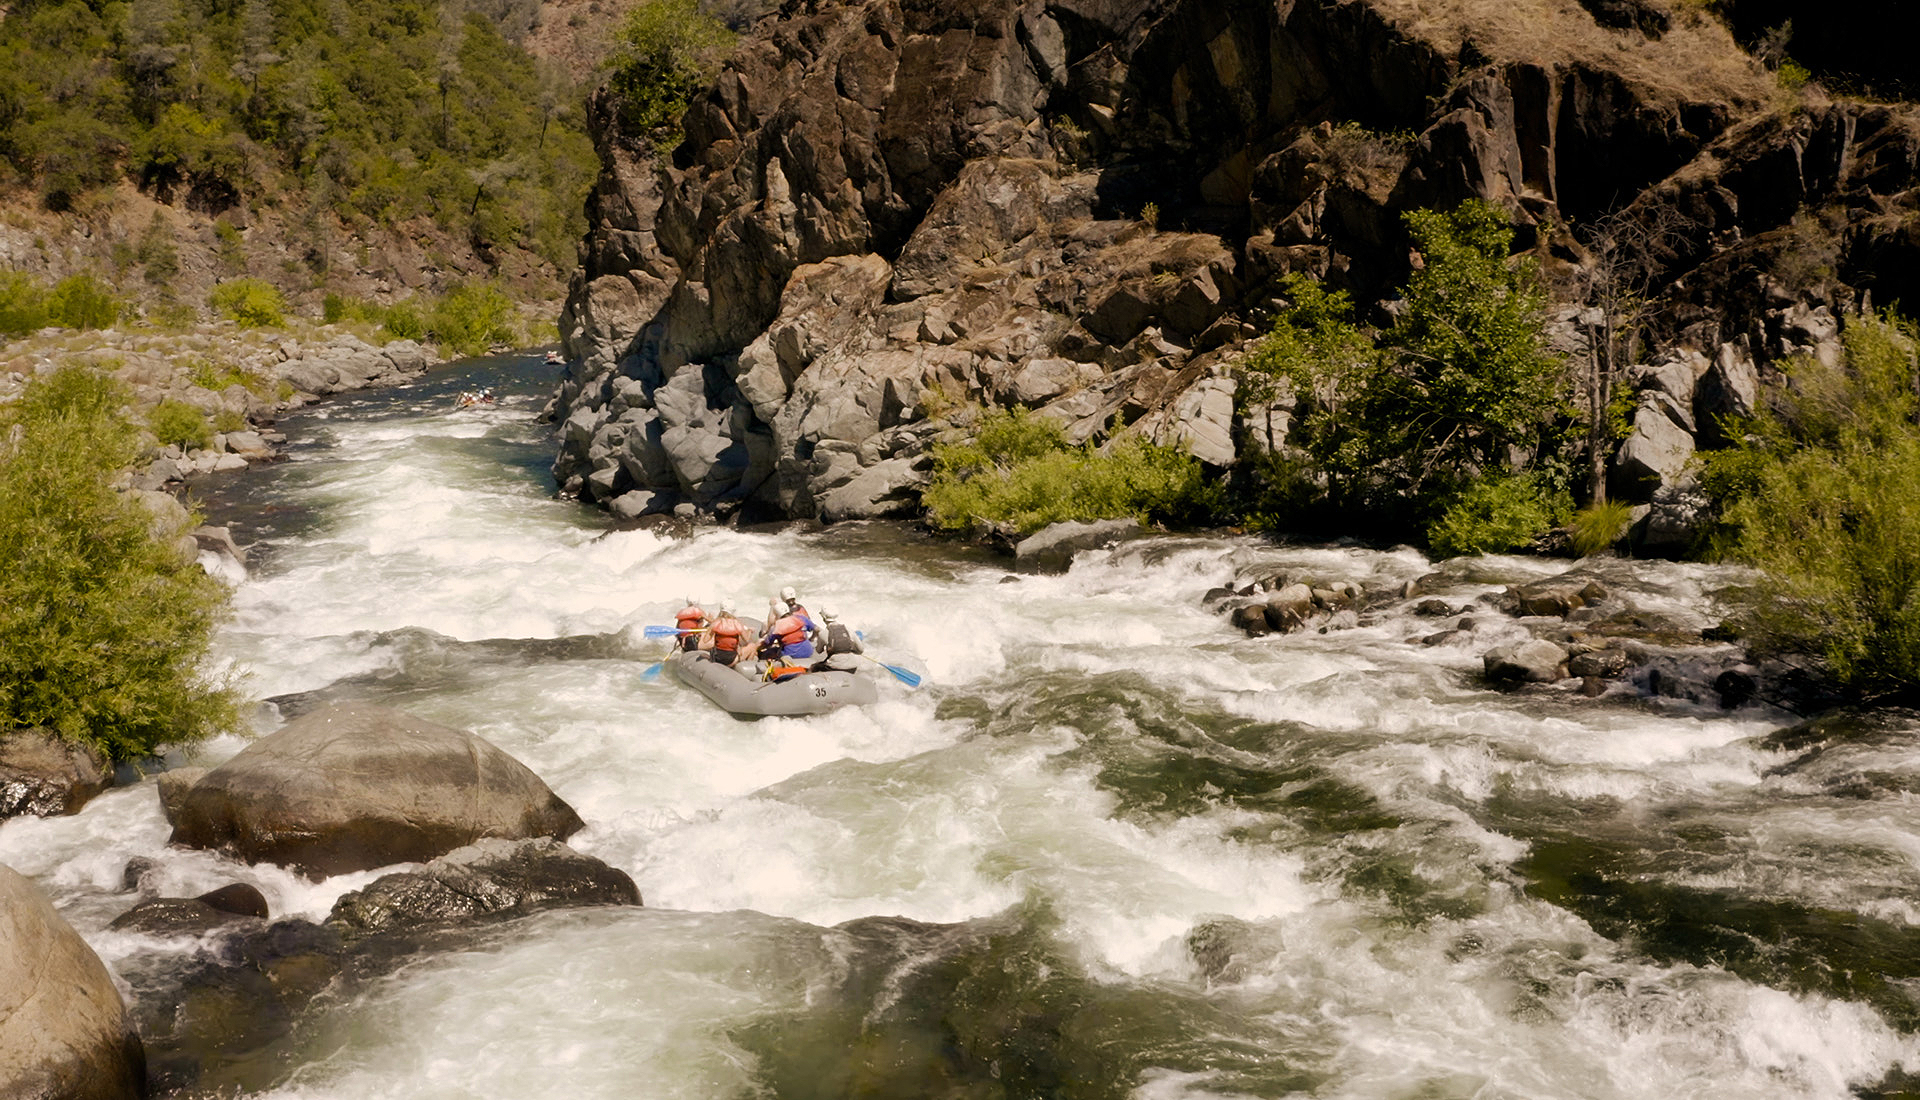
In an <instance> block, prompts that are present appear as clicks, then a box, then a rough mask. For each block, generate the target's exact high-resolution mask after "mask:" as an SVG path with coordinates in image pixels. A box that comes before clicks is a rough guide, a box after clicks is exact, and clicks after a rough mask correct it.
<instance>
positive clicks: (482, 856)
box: [327, 837, 640, 933]
mask: <svg viewBox="0 0 1920 1100" xmlns="http://www.w3.org/2000/svg"><path fill="white" fill-rule="evenodd" d="M639 904H640V890H639V888H638V887H636V886H635V885H634V884H633V879H632V878H631V877H630V876H628V874H627V873H626V872H625V871H622V870H619V869H618V868H615V867H610V866H608V865H607V864H605V863H603V862H601V861H600V860H597V859H594V858H593V857H592V856H588V855H582V854H581V853H579V852H576V851H574V850H573V849H572V848H569V847H567V846H566V845H565V844H562V843H560V842H559V841H557V840H553V839H551V838H549V837H540V838H538V839H535V840H522V841H508V840H482V841H479V842H478V843H476V844H472V845H469V846H467V847H465V848H461V849H459V850H457V851H454V852H450V853H448V854H447V855H445V856H443V857H441V858H439V859H436V860H434V861H433V862H431V863H429V864H427V865H426V866H425V867H424V868H422V869H421V870H418V871H402V872H400V873H398V874H392V875H383V876H381V877H380V878H378V879H376V880H374V882H373V884H372V885H370V886H368V887H367V888H366V889H364V890H355V891H353V892H351V893H348V894H344V895H342V896H341V898H340V900H339V901H337V902H335V903H334V905H333V912H332V913H331V914H330V915H329V916H328V917H327V923H328V924H332V925H336V926H339V927H341V928H343V929H347V930H350V931H354V932H361V933H367V932H384V931H387V930H389V929H393V928H407V927H412V926H415V925H420V924H440V923H446V922H451V921H462V920H471V919H475V918H479V917H488V916H495V915H503V914H519V913H531V912H534V911H535V910H539V909H558V908H564V907H572V906H587V905H639Z"/></svg>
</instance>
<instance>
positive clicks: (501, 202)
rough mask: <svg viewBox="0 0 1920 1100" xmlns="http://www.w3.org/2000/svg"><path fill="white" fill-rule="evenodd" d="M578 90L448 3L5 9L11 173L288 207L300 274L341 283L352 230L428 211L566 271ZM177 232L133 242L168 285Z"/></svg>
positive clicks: (581, 180)
mask: <svg viewBox="0 0 1920 1100" xmlns="http://www.w3.org/2000/svg"><path fill="white" fill-rule="evenodd" d="M579 98H580V88H579V86H578V85H577V84H576V82H575V81H574V80H573V79H572V78H571V77H570V76H569V75H568V74H567V73H566V72H564V71H563V70H560V69H559V68H557V67H554V66H547V65H543V64H541V63H539V62H537V61H536V59H535V58H533V57H532V56H531V55H530V54H528V53H527V52H526V51H525V50H524V49H522V48H521V47H520V46H519V45H517V44H515V43H514V42H512V41H510V40H509V39H508V38H506V37H505V36H504V35H503V34H502V33H501V30H500V29H499V27H498V26H496V24H495V23H494V22H492V21H490V20H489V19H488V18H487V17H485V16H484V15H482V14H480V13H479V12H476V11H472V10H467V9H464V8H462V7H459V6H456V5H451V4H442V3H436V2H433V0H398V2H382V0H334V2H329V3H321V2H319V0H240V2H237V3H230V2H225V0H133V2H132V3H117V2H99V0H26V2H24V3H18V4H14V5H11V6H10V7H9V8H8V9H7V11H6V13H5V15H4V17H0V189H5V190H10V191H12V192H13V193H14V194H16V195H31V196H33V197H35V198H37V199H38V201H39V202H41V203H42V204H44V205H45V207H47V208H48V209H50V210H54V211H77V212H82V213H84V212H85V211H86V210H87V208H88V206H89V204H94V203H100V202H104V201H106V197H107V196H109V195H110V193H111V191H112V190H113V188H115V186H116V185H120V184H122V183H124V182H131V183H133V184H135V185H137V186H138V187H139V188H140V189H142V190H143V191H144V192H146V193H147V194H150V195H152V196H153V197H154V198H157V199H159V200H160V201H161V202H163V203H167V204H170V205H173V206H175V207H185V208H188V209H191V210H193V211H196V212H199V213H202V214H205V215H211V216H218V215H223V214H225V213H227V212H229V211H235V210H240V211H244V210H246V209H248V208H250V207H255V208H257V207H272V208H279V209H282V210H284V211H286V212H288V214H289V215H290V216H289V217H287V218H286V219H284V221H285V224H286V225H287V226H288V227H289V231H290V232H291V233H293V234H294V235H296V236H298V237H300V238H302V239H300V240H296V241H290V242H286V243H288V244H290V245H292V246H293V247H292V248H291V249H290V252H291V254H292V255H293V256H295V257H297V261H298V262H299V263H301V264H303V265H304V267H305V270H304V271H283V272H276V273H275V274H276V277H277V278H279V279H281V280H282V281H287V282H296V283H297V282H299V281H301V280H303V279H305V280H310V281H311V283H312V285H316V286H317V285H323V284H324V283H325V281H326V279H327V276H328V274H329V272H328V270H327V269H328V266H329V264H330V262H331V261H330V259H329V257H330V256H331V255H332V254H333V252H334V251H335V248H334V246H335V245H337V243H338V242H337V241H336V240H335V239H334V237H335V236H336V235H337V234H339V233H342V232H344V233H345V234H346V235H347V236H348V237H349V238H351V237H356V236H359V235H360V234H361V233H362V232H363V231H365V230H367V229H370V228H373V227H380V226H386V227H390V226H394V225H397V224H399V223H402V222H405V221H407V220H409V219H417V218H425V219H430V220H431V222H432V223H433V224H434V225H436V226H437V227H438V228H439V229H440V230H441V231H444V232H445V233H447V234H450V235H452V236H454V237H456V238H460V239H464V240H466V241H468V242H470V244H471V245H472V247H473V249H474V250H475V251H476V252H477V253H478V254H479V255H481V256H482V257H487V256H489V255H492V254H494V253H496V252H498V251H500V250H525V251H529V252H532V253H534V254H537V255H538V256H540V257H541V258H543V259H544V260H545V261H546V262H547V263H548V264H551V265H552V266H553V268H554V269H555V271H556V273H557V274H564V272H565V271H566V270H568V269H569V268H570V267H571V266H572V262H573V250H574V242H575V241H576V240H577V239H578V238H579V236H580V234H581V233H582V231H583V229H584V224H585V223H584V220H583V217H582V214H581V199H582V197H583V195H584V194H585V192H586V189H587V188H588V186H589V185H590V183H591V180H592V175H593V172H594V170H595V167H596V162H595V159H594V155H593V151H592V148H591V145H590V143H589V142H588V140H587V138H586V135H585V132H584V123H583V120H582V118H581V112H580V111H579V109H578V100H579ZM223 224H225V223H224V222H223ZM231 229H232V227H231V226H228V230H229V231H230V230H231ZM168 230H169V226H167V225H166V224H164V223H163V220H162V219H160V218H158V217H156V218H155V219H154V232H153V233H152V234H150V235H149V238H148V239H139V240H132V241H128V242H126V244H125V250H126V251H128V252H129V253H130V255H128V256H127V257H125V258H126V259H128V260H135V261H138V262H140V263H142V264H143V265H145V268H146V273H147V278H148V279H149V280H150V281H153V282H156V283H162V282H164V281H165V279H166V277H167V275H168V271H167V268H168V252H169V250H170V249H171V247H172V242H171V240H170V239H169V233H168ZM229 235H230V234H229ZM222 243H226V244H231V245H232V247H233V249H234V250H238V247H239V241H238V238H237V235H231V239H230V240H229V239H228V236H223V240H222ZM235 266H236V267H237V266H239V265H235ZM229 273H230V274H239V273H241V272H240V271H239V270H231V271H230V272H229Z"/></svg>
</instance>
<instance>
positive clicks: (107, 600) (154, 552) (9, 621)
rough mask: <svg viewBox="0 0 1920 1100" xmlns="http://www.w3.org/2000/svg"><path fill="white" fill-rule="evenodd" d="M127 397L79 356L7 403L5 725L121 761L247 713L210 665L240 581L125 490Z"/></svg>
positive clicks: (1, 482)
mask: <svg viewBox="0 0 1920 1100" xmlns="http://www.w3.org/2000/svg"><path fill="white" fill-rule="evenodd" d="M125 401H126V394H125V393H124V391H122V390H121V389H120V388H119V387H118V386H117V385H115V384H114V383H113V381H112V380H111V379H109V378H106V377H104V376H101V375H97V374H94V373H93V372H91V371H88V370H85V369H84V368H79V367H68V368H65V369H62V370H60V371H57V372H55V373H53V374H50V375H46V376H44V377H41V378H37V379H35V380H34V381H33V382H32V383H30V384H29V385H28V387H27V392H26V394H25V396H24V397H23V398H22V399H21V400H20V401H18V402H16V403H14V404H13V405H10V406H6V407H4V408H0V729H12V728H28V727H43V728H47V729H51V730H53V731H54V732H56V733H57V734H59V735H60V736H62V737H64V738H67V739H69V740H71V741H75V742H79V743H84V744H90V745H93V746H96V747H98V748H99V749H101V750H102V751H104V752H106V753H107V754H108V755H110V756H112V757H115V758H125V757H128V756H134V755H138V754H141V753H146V752H151V751H153V750H154V749H155V748H156V747H158V746H160V745H162V744H180V743H184V742H189V741H194V740H198V739H200V738H203V737H205V736H207V735H209V734H212V733H216V732H219V731H222V730H227V729H231V728H234V727H235V726H236V725H237V724H238V714H237V709H236V702H237V698H236V696H235V694H234V693H233V691H232V690H231V689H230V688H229V687H227V686H226V685H224V684H220V683H216V682H214V681H212V680H210V679H209V678H208V677H207V675H206V673H205V671H204V670H203V668H202V667H201V666H202V662H203V661H204V659H205V657H206V654H207V648H208V645H209V643H210V641H211V639H212V633H213V628H214V626H215V625H216V623H217V622H218V621H219V619H220V618H221V617H222V616H223V615H224V613H225V607H226V590H225V589H224V588H223V587H222V586H221V585H220V584H219V582H217V581H215V580H213V579H212V578H211V577H208V576H207V574H206V573H205V571H203V570H202V569H201V568H200V567H199V566H198V565H197V564H195V563H193V562H182V561H181V559H180V557H179V556H178V553H177V551H176V549H175V547H174V546H173V545H172V544H171V541H170V539H171V538H172V537H175V536H177V535H178V534H179V532H167V533H165V534H166V536H167V537H166V538H164V539H163V538H161V537H158V536H157V535H156V533H155V532H154V531H153V530H152V520H151V518H150V517H149V514H148V513H147V511H146V509H145V508H143V507H142V506H141V505H140V503H139V502H138V500H137V499H135V498H133V497H131V496H128V495H124V494H121V493H117V492H115V491H114V490H113V489H112V487H111V481H112V479H113V477H114V476H115V475H116V474H117V473H118V472H119V470H120V469H121V468H122V467H123V466H124V465H126V464H127V463H130V462H131V461H132V460H133V459H134V457H135V456H134V451H135V447H136V440H135V433H134V431H133V428H132V426H131V425H130V424H129V423H128V422H127V421H126V420H125V419H124V418H123V417H122V416H121V414H120V413H119V412H118V410H119V409H120V408H121V407H122V405H123V404H124V403H125ZM16 432H17V433H18V434H16Z"/></svg>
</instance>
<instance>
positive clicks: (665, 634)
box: [645, 626, 692, 638]
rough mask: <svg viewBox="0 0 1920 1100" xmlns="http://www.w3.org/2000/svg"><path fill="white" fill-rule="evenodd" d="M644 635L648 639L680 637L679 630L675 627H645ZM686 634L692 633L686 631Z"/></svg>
mask: <svg viewBox="0 0 1920 1100" xmlns="http://www.w3.org/2000/svg"><path fill="white" fill-rule="evenodd" d="M645 633H646V636H647V637H649V638H677V637H679V636H680V628H679V627H677V626H650V627H647V629H646V631H645ZM688 633H692V631H688Z"/></svg>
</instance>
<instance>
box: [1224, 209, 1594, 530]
mask: <svg viewBox="0 0 1920 1100" xmlns="http://www.w3.org/2000/svg"><path fill="white" fill-rule="evenodd" d="M1406 222H1407V228H1408V231H1409V232H1410V234H1411V235H1412V237H1413V241H1414V244H1415V246H1416V248H1417V249H1418V251H1419V253H1420V254H1421V256H1422V257H1423V263H1422V265H1421V266H1420V267H1419V268H1418V269H1417V270H1415V271H1414V272H1413V274H1412V276H1411V277H1410V278H1409V279H1408V281H1407V285H1406V287H1405V291H1404V293H1405V302H1406V308H1405V309H1404V310H1403V311H1402V312H1401V314H1400V318H1399V320H1398V322H1397V323H1396V324H1395V325H1394V326H1393V327H1392V328H1391V329H1389V330H1387V331H1385V332H1380V333H1374V332H1371V331H1369V330H1367V329H1365V328H1362V327H1361V326H1360V325H1359V324H1357V323H1356V322H1355V321H1354V320H1353V317H1352V306H1351V304H1350V303H1349V302H1348V301H1347V299H1346V296H1345V295H1344V294H1341V293H1338V292H1332V291H1328V290H1325V289H1323V288H1322V287H1321V286H1320V285H1319V284H1317V283H1314V282H1313V281H1311V280H1309V279H1306V278H1304V277H1301V276H1292V277H1289V278H1288V279H1287V280H1286V281H1285V282H1284V283H1283V289H1284V290H1285V292H1286V294H1287V296H1288V297H1289V298H1290V299H1291V302H1292V304H1291V306H1290V307H1289V308H1288V309H1286V310H1285V311H1284V312H1282V313H1281V315H1280V316H1279V317H1278V318H1277V319H1276V321H1275V323H1274V327H1273V331H1272V332H1271V333H1270V334H1269V335H1268V336H1267V337H1266V338H1265V339H1264V340H1262V341H1261V343H1260V344H1259V345H1257V346H1256V347H1255V349H1254V350H1253V352H1252V354H1250V355H1249V356H1248V357H1247V359H1246V361H1245V362H1244V363H1243V364H1242V366H1241V368H1240V373H1241V381H1242V383H1243V385H1242V401H1243V402H1246V403H1247V404H1249V405H1250V406H1251V405H1264V404H1266V403H1269V402H1272V401H1274V400H1276V399H1284V398H1288V397H1290V398H1291V399H1292V401H1293V402H1294V408H1293V416H1292V430H1291V431H1290V433H1289V435H1288V437H1287V439H1286V440H1285V444H1284V445H1285V448H1286V453H1285V454H1283V455H1282V456H1281V457H1280V458H1278V459H1276V460H1273V461H1269V462H1266V463H1264V464H1261V463H1255V464H1251V465H1250V467H1249V468H1250V469H1251V470H1254V471H1256V472H1255V473H1254V475H1253V477H1252V480H1253V482H1254V484H1253V485H1252V486H1251V492H1250V493H1249V496H1250V497H1251V498H1252V499H1251V502H1250V504H1249V505H1248V508H1247V510H1248V512H1249V513H1250V514H1252V515H1255V516H1263V517H1266V519H1267V520H1268V522H1269V523H1270V524H1272V525H1276V526H1291V525H1296V524H1302V523H1304V524H1307V525H1313V524H1315V523H1316V522H1318V523H1321V524H1324V523H1325V521H1326V518H1327V517H1336V518H1337V523H1338V524H1339V526H1341V527H1342V528H1345V529H1347V530H1353V529H1354V528H1356V527H1358V528H1362V529H1373V530H1377V531H1378V532H1380V533H1382V534H1387V535H1390V536H1392V537H1396V538H1398V537H1406V536H1407V535H1412V534H1416V533H1418V532H1420V531H1422V530H1425V531H1427V532H1429V535H1430V537H1438V538H1441V539H1445V540H1450V541H1448V543H1447V544H1448V545H1457V544H1458V539H1456V538H1455V536H1456V535H1460V536H1467V535H1468V531H1467V526H1470V524H1469V517H1470V516H1472V515H1479V516H1480V517H1481V518H1480V521H1478V522H1480V523H1481V524H1482V525H1483V526H1484V524H1485V522H1488V521H1490V520H1491V517H1492V515H1493V510H1497V511H1499V512H1501V514H1502V515H1503V517H1504V518H1503V519H1502V521H1501V525H1505V524H1508V523H1511V522H1518V521H1519V520H1520V519H1521V518H1523V516H1524V515H1532V516H1533V517H1534V518H1541V517H1545V516H1548V515H1551V514H1556V513H1557V512H1558V511H1559V510H1560V508H1559V504H1558V501H1559V500H1560V499H1561V498H1562V497H1563V496H1564V494H1565V489H1566V486H1565V481H1566V473H1565V469H1564V463H1563V462H1562V461H1560V460H1561V459H1562V458H1563V457H1564V456H1562V455H1561V454H1560V453H1559V451H1560V447H1559V444H1560V440H1559V439H1558V438H1557V436H1556V428H1557V427H1558V426H1559V422H1560V421H1561V420H1562V419H1563V418H1564V416H1565V411H1566V405H1567V395H1568V378H1567V370H1566V365H1565V364H1564V363H1563V362H1561V361H1560V359H1559V358H1558V357H1556V356H1555V355H1554V354H1552V353H1551V352H1550V351H1549V350H1548V348H1547V341H1546V324H1545V305H1546V295H1545V293H1544V291H1543V290H1542V289H1541V286H1540V281H1539V278H1538V275H1537V273H1536V271H1535V269H1534V266H1533V264H1532V262H1531V261H1530V260H1528V259H1526V258H1519V259H1516V258H1514V257H1513V256H1512V255H1511V252H1512V247H1513V230H1512V228H1511V227H1510V226H1508V224H1507V220H1506V216H1505V215H1504V214H1503V213H1501V212H1500V211H1499V210H1497V209H1495V208H1493V207H1491V206H1489V205H1487V204H1486V203H1483V202H1478V201H1469V202H1466V203H1463V204H1461V205H1460V206H1459V207H1457V208H1455V209H1453V210H1450V211H1444V212H1443V211H1435V210H1415V211H1411V212H1409V213H1408V214H1407V215H1406ZM1523 489H1527V490H1530V491H1529V492H1526V493H1523V492H1522V490H1523ZM1470 495H1472V497H1473V499H1471V500H1470V499H1468V498H1469V496H1470ZM1522 496H1526V497H1528V498H1529V499H1527V500H1525V501H1522V500H1521V499H1520V498H1521V497H1522ZM1496 498H1497V499H1496ZM1496 504H1498V505H1499V507H1498V508H1497V509H1495V508H1494V506H1495V505H1496ZM1523 505H1524V506H1523ZM1455 509H1462V511H1461V512H1460V513H1459V514H1458V515H1455V516H1453V518H1452V519H1451V520H1449V519H1448V518H1447V517H1448V516H1449V515H1450V513H1452V512H1453V511H1454V510H1455ZM1490 509H1492V510H1490ZM1548 526H1550V524H1548ZM1544 529H1545V528H1544V527H1543V528H1541V529H1540V530H1544ZM1488 530H1489V531H1490V530H1491V528H1489V529H1488ZM1538 533H1539V531H1529V532H1527V533H1526V537H1528V538H1530V537H1531V536H1532V535H1534V534H1538ZM1516 537H1519V536H1518V535H1515V534H1512V533H1511V532H1509V533H1506V534H1502V535H1500V536H1499V537H1498V538H1497V539H1496V541H1499V542H1501V543H1502V544H1507V543H1511V542H1512V541H1513V539H1514V538H1516ZM1466 541H1467V542H1469V543H1474V544H1476V545H1477V544H1478V543H1479V542H1480V541H1481V540H1480V538H1479V537H1478V536H1472V537H1467V539H1466Z"/></svg>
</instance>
